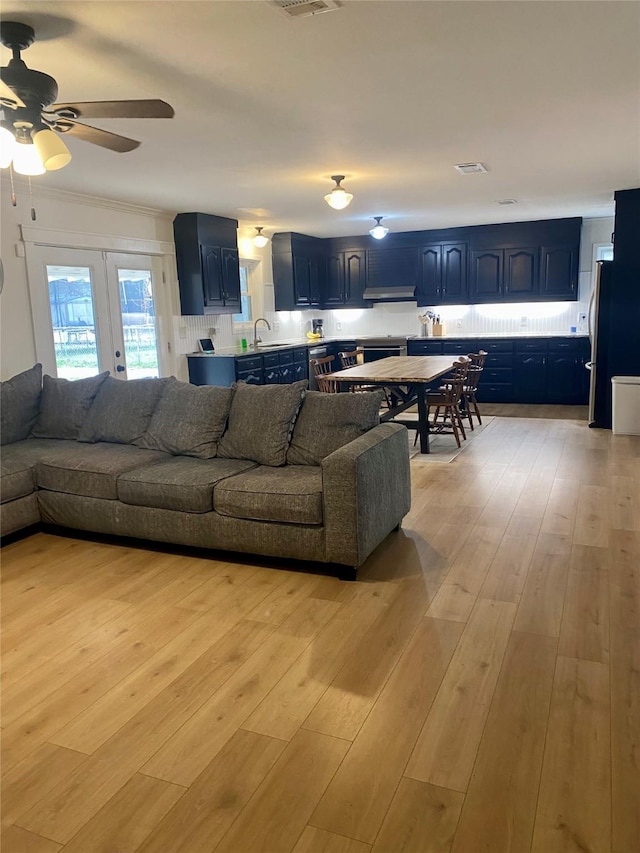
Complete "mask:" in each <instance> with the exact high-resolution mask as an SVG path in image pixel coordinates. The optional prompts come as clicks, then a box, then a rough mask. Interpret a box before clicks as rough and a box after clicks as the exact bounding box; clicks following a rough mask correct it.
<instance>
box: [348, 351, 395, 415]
mask: <svg viewBox="0 0 640 853" xmlns="http://www.w3.org/2000/svg"><path fill="white" fill-rule="evenodd" d="M361 354H362V350H357V349H355V350H351V351H349V352H346V351H345V352H339V353H338V358H339V359H340V366H341V367H342V369H343V370H344V369H345V368H347V367H356V365H358V364H361V363H362V362H359V361H358V356H359V355H361ZM349 390H350V391H355V392H356V393H358V392H362V391H378V390H381V391H382V392H383V393H384V400H383V401H382V403H383V405H382V408H383V409H391V408H392V403H391V398H390V390H389V389H388V388H381V386H379V385H351V387H350V388H349Z"/></svg>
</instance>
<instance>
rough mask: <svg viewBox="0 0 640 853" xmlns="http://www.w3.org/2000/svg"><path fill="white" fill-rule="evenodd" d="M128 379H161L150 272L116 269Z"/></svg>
mask: <svg viewBox="0 0 640 853" xmlns="http://www.w3.org/2000/svg"><path fill="white" fill-rule="evenodd" d="M116 275H117V277H118V297H119V311H120V320H121V322H122V334H123V346H124V355H125V364H126V366H127V378H128V379H141V378H142V377H145V376H160V366H159V364H158V340H157V334H156V313H155V303H154V299H153V286H152V276H151V270H140V269H138V270H136V269H123V268H122V267H118V266H116Z"/></svg>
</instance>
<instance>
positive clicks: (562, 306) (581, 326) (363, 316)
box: [174, 272, 591, 354]
mask: <svg viewBox="0 0 640 853" xmlns="http://www.w3.org/2000/svg"><path fill="white" fill-rule="evenodd" d="M580 278H581V281H580V293H581V294H588V293H589V290H590V287H591V274H590V272H585V273H581V274H580ZM587 303H588V296H587V298H585V299H582V298H581V299H580V300H579V301H577V302H532V303H510V304H495V305H493V304H492V305H443V306H439V307H437V306H433V307H432V308H431V309H430V310H431V311H433V313H434V314H437V315H439V316H440V319H441V322H442V323H443V325H444V334H445V335H475V334H478V335H492V334H494V335H495V334H511V335H529V334H540V333H547V332H548V333H558V334H566V333H569V332H570V331H571V327H572V326H575V327H576V329H577V331H578V332H586V331H587V326H586V320H585V319H583V317H584V315H586V312H587V307H588V304H587ZM426 310H428V309H427V308H417V307H416V305H415V304H414V303H393V302H389V303H379V304H377V305H375V306H374V307H373V308H366V309H364V308H362V309H360V308H347V309H342V310H332V311H320V310H317V311H278V312H276V311H275V310H273V285H267V286H266V287H265V292H264V309H263V311H262V312H261V314H260V315H259V316H263V317H265V319H267V320H268V321H269V323H270V324H271V330H270V331H269V330H268V329H267V328H266V326H264V324H261V325H260V329H259V335H260V337H261V338H262V340H263V341H271V340H274V341H275V340H282V341H288V340H296V339H299V338H303V337H304V336H305V334H306V332H308V331H311V321H312V319H313V318H314V317H322V318H323V319H324V331H325V336H326V337H328V338H335V337H344V338H352V337H357V336H367V335H419V334H420V330H421V323H420V320H419V316H420V315H421V314H424V312H425V311H426ZM213 330H215V331H213ZM201 337H213V338H214V341H215V344H216V347H220V348H222V347H234V346H237V347H238V350H240V343H241V340H242V338H246V339H247V341H248V342H249V343H251V341H252V339H253V325H245V326H236V325H234V324H233V322H232V315H230V314H218V315H208V316H206V317H174V340H175V341H176V350H177V352H179V353H181V354H186V353H190V352H195V351H196V349H197V340H198V338H201Z"/></svg>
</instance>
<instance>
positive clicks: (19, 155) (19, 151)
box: [13, 140, 47, 177]
mask: <svg viewBox="0 0 640 853" xmlns="http://www.w3.org/2000/svg"><path fill="white" fill-rule="evenodd" d="M13 168H14V171H15V172H17V174H18V175H27V176H28V177H33V176H34V175H44V173H45V172H46V171H47V170H46V169H45V167H44V166H43V165H42V160H41V159H40V155H39V154H38V149H37V148H36V146H35V145H34V144H33V142H31V141H29V142H22V141H20V140H16V145H15V147H14V149H13Z"/></svg>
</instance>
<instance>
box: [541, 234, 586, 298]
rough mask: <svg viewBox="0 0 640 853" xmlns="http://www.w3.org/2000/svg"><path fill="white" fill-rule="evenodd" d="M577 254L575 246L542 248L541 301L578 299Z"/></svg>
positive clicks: (577, 249)
mask: <svg viewBox="0 0 640 853" xmlns="http://www.w3.org/2000/svg"><path fill="white" fill-rule="evenodd" d="M578 253H579V246H576V245H575V244H566V245H551V246H543V247H542V273H541V276H540V298H541V299H577V298H578Z"/></svg>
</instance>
